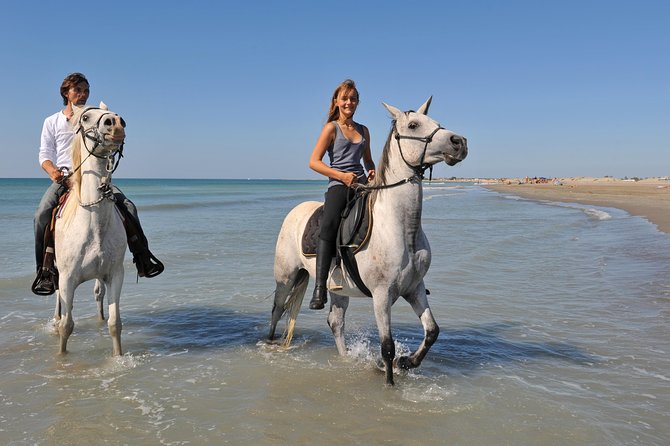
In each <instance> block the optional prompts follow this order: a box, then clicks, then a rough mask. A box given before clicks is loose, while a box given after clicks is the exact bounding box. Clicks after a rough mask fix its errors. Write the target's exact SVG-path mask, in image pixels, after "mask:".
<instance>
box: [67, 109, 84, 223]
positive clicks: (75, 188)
mask: <svg viewBox="0 0 670 446" xmlns="http://www.w3.org/2000/svg"><path fill="white" fill-rule="evenodd" d="M85 110H86V109H85V108H83V107H82V108H78V109H77V110H76V111H75V113H74V114H73V115H72V118H70V122H71V126H72V130H73V131H76V127H77V126H78V123H79V118H80V117H81V115H82V114H83V113H84V111H85ZM69 150H70V159H71V160H72V169H73V170H72V175H71V176H70V178H69V179H68V183H69V187H70V198H69V199H68V200H67V202H66V203H65V208H64V209H63V212H62V214H61V218H62V219H63V223H68V222H69V221H70V220H71V219H72V216H73V215H74V213H75V211H76V209H77V206H76V205H75V204H73V203H79V201H80V197H81V169H79V166H80V165H81V162H82V160H81V137H79V134H78V133H75V135H74V139H73V140H72V145H71V146H70V149H69Z"/></svg>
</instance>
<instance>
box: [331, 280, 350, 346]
mask: <svg viewBox="0 0 670 446" xmlns="http://www.w3.org/2000/svg"><path fill="white" fill-rule="evenodd" d="M330 302H331V304H330V312H329V313H328V326H329V327H330V330H331V331H332V332H333V336H334V337H335V345H336V346H337V351H338V352H339V353H340V355H342V356H346V354H347V347H346V345H345V343H344V315H345V313H346V312H347V307H348V306H349V297H347V296H340V295H339V294H334V293H330Z"/></svg>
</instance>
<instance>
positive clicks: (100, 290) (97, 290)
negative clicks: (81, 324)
mask: <svg viewBox="0 0 670 446" xmlns="http://www.w3.org/2000/svg"><path fill="white" fill-rule="evenodd" d="M93 295H94V296H95V303H96V305H97V306H98V321H104V320H105V308H104V306H103V305H104V300H105V284H104V283H102V282H101V281H100V280H97V279H96V281H95V286H94V287H93Z"/></svg>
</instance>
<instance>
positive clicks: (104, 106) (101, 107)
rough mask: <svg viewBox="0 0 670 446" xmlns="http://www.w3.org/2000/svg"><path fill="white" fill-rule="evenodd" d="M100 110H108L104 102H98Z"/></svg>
mask: <svg viewBox="0 0 670 446" xmlns="http://www.w3.org/2000/svg"><path fill="white" fill-rule="evenodd" d="M100 110H109V109H108V108H107V104H105V103H104V102H102V101H100Z"/></svg>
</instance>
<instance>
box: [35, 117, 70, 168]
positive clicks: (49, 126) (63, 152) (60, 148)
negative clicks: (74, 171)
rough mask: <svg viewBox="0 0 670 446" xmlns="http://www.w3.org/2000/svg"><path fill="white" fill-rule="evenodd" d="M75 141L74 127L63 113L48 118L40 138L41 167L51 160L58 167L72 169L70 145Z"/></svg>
mask: <svg viewBox="0 0 670 446" xmlns="http://www.w3.org/2000/svg"><path fill="white" fill-rule="evenodd" d="M73 139H74V133H73V132H72V127H71V126H70V122H69V121H68V120H67V118H66V117H65V115H64V114H63V112H62V111H59V112H58V113H54V114H53V115H51V116H49V117H48V118H46V119H45V120H44V125H43V126H42V136H41V138H40V154H39V161H40V166H41V165H42V163H43V162H45V161H47V160H49V161H51V162H52V163H53V164H54V166H56V167H59V168H60V167H67V168H69V169H71V168H72V158H71V157H70V145H71V144H72V140H73Z"/></svg>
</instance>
